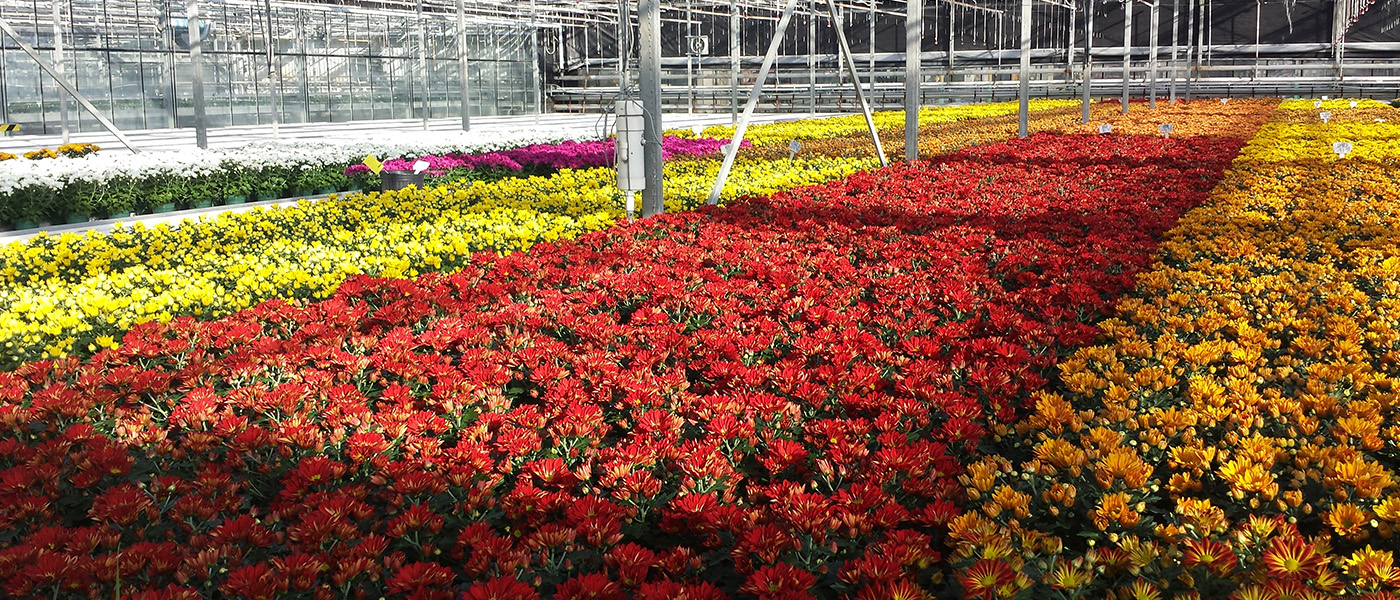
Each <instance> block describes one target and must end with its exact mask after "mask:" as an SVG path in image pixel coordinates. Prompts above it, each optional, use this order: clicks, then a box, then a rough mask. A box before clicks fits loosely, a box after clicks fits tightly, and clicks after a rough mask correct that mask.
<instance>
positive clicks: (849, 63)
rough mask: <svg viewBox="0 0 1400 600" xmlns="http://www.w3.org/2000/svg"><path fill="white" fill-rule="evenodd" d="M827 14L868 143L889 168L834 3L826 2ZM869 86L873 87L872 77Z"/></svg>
mask: <svg viewBox="0 0 1400 600" xmlns="http://www.w3.org/2000/svg"><path fill="white" fill-rule="evenodd" d="M826 9H827V12H828V13H830V14H831V28H832V29H835V30H836V41H837V43H838V44H839V45H840V46H841V56H842V58H844V59H845V61H844V63H845V65H846V70H847V71H849V72H850V74H851V87H854V88H855V89H856V100H857V101H859V102H860V112H861V114H863V115H865V127H866V128H867V129H869V130H870V141H872V142H874V143H875V154H876V155H877V156H879V157H880V166H882V167H888V166H890V161H889V160H888V159H886V158H885V147H884V146H882V145H880V132H878V131H876V130H875V119H874V118H872V117H871V116H870V105H869V104H868V103H866V101H865V90H864V89H862V88H861V87H860V75H858V74H856V60H855V58H854V57H852V56H851V45H850V43H849V42H847V41H846V31H845V30H844V29H842V28H841V15H839V14H837V12H836V3H835V2H833V1H830V0H828V2H827V3H826ZM870 85H871V86H872V87H873V86H874V85H875V78H874V77H873V76H872V77H871V79H870Z"/></svg>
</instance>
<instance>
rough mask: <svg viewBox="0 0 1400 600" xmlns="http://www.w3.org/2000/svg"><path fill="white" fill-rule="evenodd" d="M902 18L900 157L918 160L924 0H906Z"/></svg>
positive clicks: (911, 160)
mask: <svg viewBox="0 0 1400 600" xmlns="http://www.w3.org/2000/svg"><path fill="white" fill-rule="evenodd" d="M906 8H907V9H908V12H907V13H906V15H905V21H904V160H907V161H909V162H914V161H916V160H919V88H920V84H921V83H922V82H921V78H922V77H921V75H920V74H919V67H920V66H921V65H920V62H921V61H922V59H923V34H924V0H909V2H908V6H907V7H906Z"/></svg>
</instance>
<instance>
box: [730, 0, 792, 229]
mask: <svg viewBox="0 0 1400 600" xmlns="http://www.w3.org/2000/svg"><path fill="white" fill-rule="evenodd" d="M796 9H797V0H788V3H787V6H786V7H785V8H783V16H782V17H781V18H779V19H778V28H777V30H776V31H774V32H773V41H772V42H771V43H769V45H768V54H766V55H764V57H763V66H761V67H759V69H758V81H755V82H754V83H753V91H751V92H749V103H748V104H747V105H745V106H744V116H742V117H740V118H739V126H738V127H735V128H734V140H733V141H731V142H730V144H729V151H728V152H726V153H724V164H723V165H720V167H719V176H718V177H716V178H715V186H714V187H713V188H711V189H710V199H709V204H710V205H711V206H714V205H716V204H719V195H720V192H722V191H724V182H725V181H726V180H727V179H729V170H730V169H733V168H734V158H735V157H737V156H738V155H739V144H741V143H743V141H744V132H745V131H747V130H748V128H749V119H752V118H753V111H754V109H755V108H758V98H759V96H761V95H763V84H764V82H765V80H767V79H768V72H769V71H771V70H773V63H774V62H776V61H777V60H778V48H780V47H781V46H782V43H783V34H785V33H787V27H788V23H789V22H791V21H792V13H793V11H795V10H796Z"/></svg>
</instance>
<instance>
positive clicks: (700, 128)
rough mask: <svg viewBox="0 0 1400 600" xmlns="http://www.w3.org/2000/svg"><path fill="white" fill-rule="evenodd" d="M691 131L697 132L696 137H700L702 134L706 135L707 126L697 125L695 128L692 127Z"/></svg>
mask: <svg viewBox="0 0 1400 600" xmlns="http://www.w3.org/2000/svg"><path fill="white" fill-rule="evenodd" d="M690 130H691V131H694V132H695V137H700V135H701V134H704V133H705V126H704V125H696V126H694V127H691V128H690Z"/></svg>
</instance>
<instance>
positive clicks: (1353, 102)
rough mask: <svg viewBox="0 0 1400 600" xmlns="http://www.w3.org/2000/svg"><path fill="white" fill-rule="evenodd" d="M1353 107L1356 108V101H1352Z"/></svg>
mask: <svg viewBox="0 0 1400 600" xmlns="http://www.w3.org/2000/svg"><path fill="white" fill-rule="evenodd" d="M1351 107H1352V108H1356V101H1355V100H1352V101H1351Z"/></svg>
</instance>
